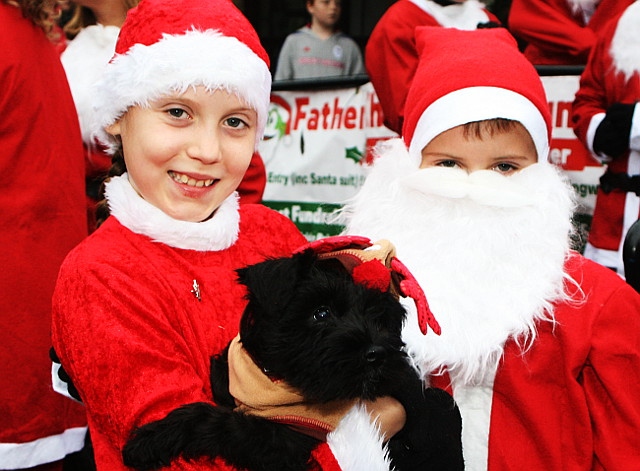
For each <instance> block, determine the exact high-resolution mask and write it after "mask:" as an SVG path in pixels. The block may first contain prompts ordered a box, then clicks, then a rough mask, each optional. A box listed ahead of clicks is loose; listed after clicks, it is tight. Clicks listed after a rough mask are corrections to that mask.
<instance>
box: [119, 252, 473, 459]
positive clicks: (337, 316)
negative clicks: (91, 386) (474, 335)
mask: <svg viewBox="0 0 640 471" xmlns="http://www.w3.org/2000/svg"><path fill="white" fill-rule="evenodd" d="M238 274H239V279H240V282H241V283H243V284H244V285H246V287H247V288H248V301H249V302H248V305H247V308H246V310H245V312H244V313H243V316H242V320H241V324H240V339H241V344H242V347H243V348H244V349H245V350H246V352H248V354H249V355H250V357H251V358H252V359H253V360H254V361H255V363H256V364H257V365H258V366H259V367H260V368H261V369H262V370H263V371H265V372H267V374H268V375H269V377H273V378H278V379H282V380H284V381H285V382H286V383H287V384H288V385H290V386H291V387H293V388H295V389H296V390H298V391H300V392H301V393H302V394H303V396H304V398H305V399H306V400H307V401H309V402H313V403H317V404H325V403H328V402H330V401H336V400H352V399H366V400H372V399H376V398H379V397H382V396H393V397H396V398H397V399H398V400H400V401H401V402H402V404H403V405H404V406H405V409H406V410H407V417H408V419H407V425H406V426H405V429H404V430H403V431H402V432H401V433H399V434H397V435H396V437H394V438H393V439H391V440H390V442H389V445H388V447H389V452H390V457H391V460H392V463H393V465H394V466H395V468H396V469H398V470H405V469H436V470H460V469H462V468H463V465H462V452H461V443H460V427H461V424H460V416H459V412H458V410H457V408H455V405H454V404H453V401H452V399H451V397H450V396H449V395H448V394H446V393H445V392H444V391H441V390H435V389H427V390H426V391H425V390H423V388H422V384H421V381H420V379H419V378H418V376H417V374H416V373H415V371H414V370H413V368H412V367H411V366H410V364H409V362H408V361H407V358H406V355H405V353H404V351H403V347H404V344H403V342H402V339H401V329H402V325H403V322H404V319H405V310H404V308H403V307H402V305H401V304H400V303H399V302H398V300H397V299H396V298H395V297H394V296H393V295H392V294H391V293H389V292H382V291H378V290H376V289H371V288H367V287H365V286H363V285H360V284H357V283H355V282H354V281H353V279H352V277H351V275H349V274H348V273H347V271H346V270H345V269H344V268H343V267H342V265H341V264H340V263H339V262H337V261H336V260H335V259H325V260H320V259H319V258H318V257H317V255H316V254H315V253H313V252H312V251H309V250H307V251H305V252H302V253H299V254H295V255H294V256H292V257H289V258H279V259H274V260H268V261H265V262H262V263H259V264H256V265H253V266H249V267H246V268H243V269H240V270H238ZM227 354H228V348H227V350H225V352H224V353H223V354H221V355H220V356H217V357H214V358H212V361H211V382H212V390H213V394H214V398H213V399H214V401H215V403H216V404H217V405H216V406H214V405H212V404H207V403H195V404H188V405H185V406H183V407H181V408H180V409H177V410H175V411H173V412H171V413H169V414H168V415H167V417H165V418H164V419H162V420H159V421H156V422H153V423H150V424H147V425H144V426H142V427H140V428H138V429H136V430H135V431H134V433H133V434H132V437H131V439H130V441H129V442H128V443H127V444H126V446H125V448H124V450H123V457H124V462H125V464H126V465H127V466H130V467H133V468H136V469H139V470H149V469H158V468H161V467H163V466H167V465H169V464H170V462H171V460H173V459H175V458H177V457H179V456H182V457H183V458H185V459H187V460H190V459H196V458H199V457H203V456H207V457H212V458H214V457H218V456H219V457H222V458H224V459H225V460H226V461H227V462H228V463H230V464H232V465H234V466H235V467H237V468H242V469H248V470H273V471H276V470H277V471H287V470H291V471H297V470H304V469H307V466H308V461H309V457H310V454H311V451H312V450H313V448H314V447H315V446H317V444H318V443H319V441H318V439H317V438H313V437H312V436H310V435H307V434H303V433H300V432H298V431H295V430H294V429H293V428H291V427H289V426H287V425H285V424H282V423H276V422H274V421H270V420H268V419H265V418H261V417H258V416H255V415H250V414H246V413H242V412H239V411H238V410H234V409H235V407H236V404H235V402H234V398H233V397H232V396H231V395H230V393H229V373H228V364H227ZM354 453H357V450H354Z"/></svg>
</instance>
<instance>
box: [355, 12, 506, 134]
mask: <svg viewBox="0 0 640 471" xmlns="http://www.w3.org/2000/svg"><path fill="white" fill-rule="evenodd" d="M489 23H492V24H496V23H499V20H498V18H497V17H496V16H495V15H493V14H492V13H490V12H489V11H488V10H487V9H486V7H485V5H484V4H483V3H481V2H479V1H478V0H454V1H450V0H399V1H397V2H395V3H394V4H393V5H391V6H390V7H389V9H388V10H387V11H386V12H385V13H384V15H382V17H381V18H380V20H378V22H377V23H376V26H375V27H374V28H373V31H372V32H371V35H370V36H369V39H368V41H367V44H366V47H365V53H364V61H365V67H366V69H367V73H368V74H369V78H370V79H371V83H372V84H373V88H374V89H375V91H376V95H377V96H378V99H379V100H380V106H382V111H383V113H384V124H385V125H386V126H387V127H388V128H389V129H391V130H392V131H394V132H396V133H398V134H400V133H401V132H402V121H403V119H404V114H403V110H404V102H405V99H406V98H407V91H408V90H409V85H410V84H411V79H412V78H413V75H414V74H415V71H416V67H417V66H418V52H417V51H416V38H415V29H416V27H418V26H442V27H444V28H458V29H465V30H467V29H475V28H477V27H478V25H486V24H489ZM469 47H475V46H473V45H469Z"/></svg>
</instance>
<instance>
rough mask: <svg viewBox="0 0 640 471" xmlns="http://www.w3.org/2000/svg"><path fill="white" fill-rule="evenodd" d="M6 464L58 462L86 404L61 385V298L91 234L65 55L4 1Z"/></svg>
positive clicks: (0, 34)
mask: <svg viewBox="0 0 640 471" xmlns="http://www.w3.org/2000/svg"><path fill="white" fill-rule="evenodd" d="M0 24H1V25H2V27H1V28H0V44H2V45H3V53H2V54H1V55H0V83H2V92H0V149H1V151H0V169H1V172H0V174H1V175H2V176H1V177H0V180H1V183H0V247H2V251H1V255H0V267H2V269H1V270H0V313H1V314H0V337H1V338H0V345H1V347H0V349H1V351H2V355H1V357H2V374H1V375H0V403H2V410H3V414H2V418H1V419H0V423H1V424H2V425H0V467H2V468H5V467H7V468H8V469H16V468H17V469H20V468H31V467H32V466H36V465H38V464H42V463H48V462H51V461H57V460H60V459H62V458H63V457H64V455H65V454H66V453H67V452H72V451H76V450H77V449H78V448H73V446H69V447H68V446H67V445H68V444H69V443H68V439H69V438H70V437H71V436H72V435H75V437H76V438H78V436H79V438H80V440H81V442H80V443H82V438H83V437H84V433H85V432H84V428H83V427H84V425H85V424H86V421H85V418H84V409H83V408H82V407H81V406H79V405H78V404H74V403H73V402H71V401H70V400H69V399H67V398H64V397H62V396H60V395H59V394H57V393H55V392H54V391H53V390H52V388H51V376H50V375H51V363H50V361H49V358H48V351H49V346H50V344H51V340H50V324H51V295H52V293H53V287H54V284H55V280H56V276H57V274H58V269H59V268H60V264H61V263H62V260H63V258H64V257H65V256H66V254H67V252H69V250H71V249H72V248H73V247H74V246H75V245H76V244H78V243H79V242H80V241H81V240H82V239H83V238H84V237H85V236H86V222H85V212H84V189H83V187H84V176H83V160H82V159H83V157H82V140H81V137H80V129H79V126H78V120H77V118H76V112H75V108H74V105H73V101H72V98H71V93H70V91H69V87H68V85H67V81H66V77H65V74H64V70H63V69H62V65H61V64H60V59H59V56H58V53H57V51H56V50H55V48H54V46H53V44H52V43H50V42H49V40H48V39H47V38H46V36H45V34H44V32H43V31H42V30H41V29H40V28H38V27H36V26H34V25H33V23H32V22H31V21H30V20H28V19H26V18H24V17H23V16H22V12H21V11H20V8H17V7H15V6H12V5H7V4H6V3H5V2H0Z"/></svg>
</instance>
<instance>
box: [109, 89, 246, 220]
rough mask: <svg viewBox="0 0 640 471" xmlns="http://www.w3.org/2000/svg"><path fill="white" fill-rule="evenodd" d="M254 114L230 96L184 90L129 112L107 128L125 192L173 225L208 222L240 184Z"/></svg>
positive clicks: (216, 91) (221, 92) (221, 93)
mask: <svg viewBox="0 0 640 471" xmlns="http://www.w3.org/2000/svg"><path fill="white" fill-rule="evenodd" d="M256 125H257V113H256V111H255V110H253V109H252V108H249V107H248V106H247V105H246V104H244V103H243V102H242V101H241V100H240V99H239V98H238V97H237V96H236V95H234V94H230V93H227V92H226V91H223V90H215V91H213V92H207V91H206V90H205V89H204V87H192V88H189V89H188V90H187V91H185V92H184V93H181V94H178V93H175V94H168V95H166V96H163V97H161V98H159V99H157V100H154V101H152V102H151V103H150V104H149V106H148V107H141V106H132V107H130V108H129V109H128V110H127V112H126V113H125V114H124V115H123V116H122V117H121V118H120V119H119V120H118V121H116V122H115V123H114V124H113V125H111V126H109V127H108V128H107V132H109V133H110V134H112V135H119V136H120V138H121V140H122V150H123V153H124V160H125V163H126V166H127V173H128V175H129V181H130V182H131V185H132V186H133V188H134V189H135V190H136V191H137V192H138V193H139V194H140V196H142V198H144V199H145V200H146V201H148V202H149V203H151V204H153V205H154V206H156V207H157V208H159V209H161V210H162V211H163V212H165V213H166V214H167V215H169V216H171V217H172V218H174V219H178V220H181V221H191V222H199V221H203V220H205V219H207V218H209V217H210V216H211V215H212V214H213V212H214V211H215V210H216V209H217V208H218V207H219V206H220V205H221V204H222V202H223V201H224V200H225V199H226V198H227V197H228V196H229V195H231V194H232V193H233V192H234V191H235V190H236V188H237V187H238V185H239V184H240V182H241V180H242V178H243V176H244V174H245V172H246V170H247V168H248V167H249V162H250V161H251V156H252V155H253V152H254V147H255V142H256V139H255V138H256Z"/></svg>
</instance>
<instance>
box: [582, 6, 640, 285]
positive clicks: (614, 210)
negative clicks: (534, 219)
mask: <svg viewBox="0 0 640 471" xmlns="http://www.w3.org/2000/svg"><path fill="white" fill-rule="evenodd" d="M638 101H640V3H639V2H637V1H636V2H635V3H632V4H631V5H630V6H629V7H627V9H626V10H625V11H624V12H623V13H622V14H621V15H619V16H618V17H617V18H614V19H613V20H612V21H611V22H610V23H609V24H608V26H607V28H605V29H604V30H602V34H601V35H600V37H599V39H598V42H597V43H596V46H595V48H594V49H593V52H592V53H591V56H590V57H589V62H588V63H587V66H586V68H585V70H584V72H583V74H582V76H581V78H580V88H579V90H578V92H577V93H576V97H575V100H574V102H573V107H572V121H573V126H574V130H575V132H576V135H577V136H578V138H579V139H580V141H582V143H583V144H584V145H585V146H586V147H587V148H588V149H589V150H590V151H591V152H592V153H593V155H594V157H595V158H597V159H598V160H599V161H600V162H602V163H603V164H605V165H606V166H607V169H606V172H605V174H604V175H603V176H602V178H601V179H600V187H599V188H598V196H597V199H596V206H595V211H594V215H593V220H592V223H591V230H590V231H589V240H588V242H587V246H586V247H585V251H584V254H585V256H586V257H588V258H590V259H592V260H595V261H596V262H598V263H601V264H603V265H605V266H607V267H610V268H612V269H614V270H616V271H617V272H618V273H619V274H621V275H623V276H624V263H623V260H622V249H623V244H624V238H625V236H626V234H627V232H628V230H629V228H630V227H631V225H632V224H633V223H634V222H635V221H636V220H638V218H639V217H640V197H639V196H640V107H638V106H637V104H638Z"/></svg>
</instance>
